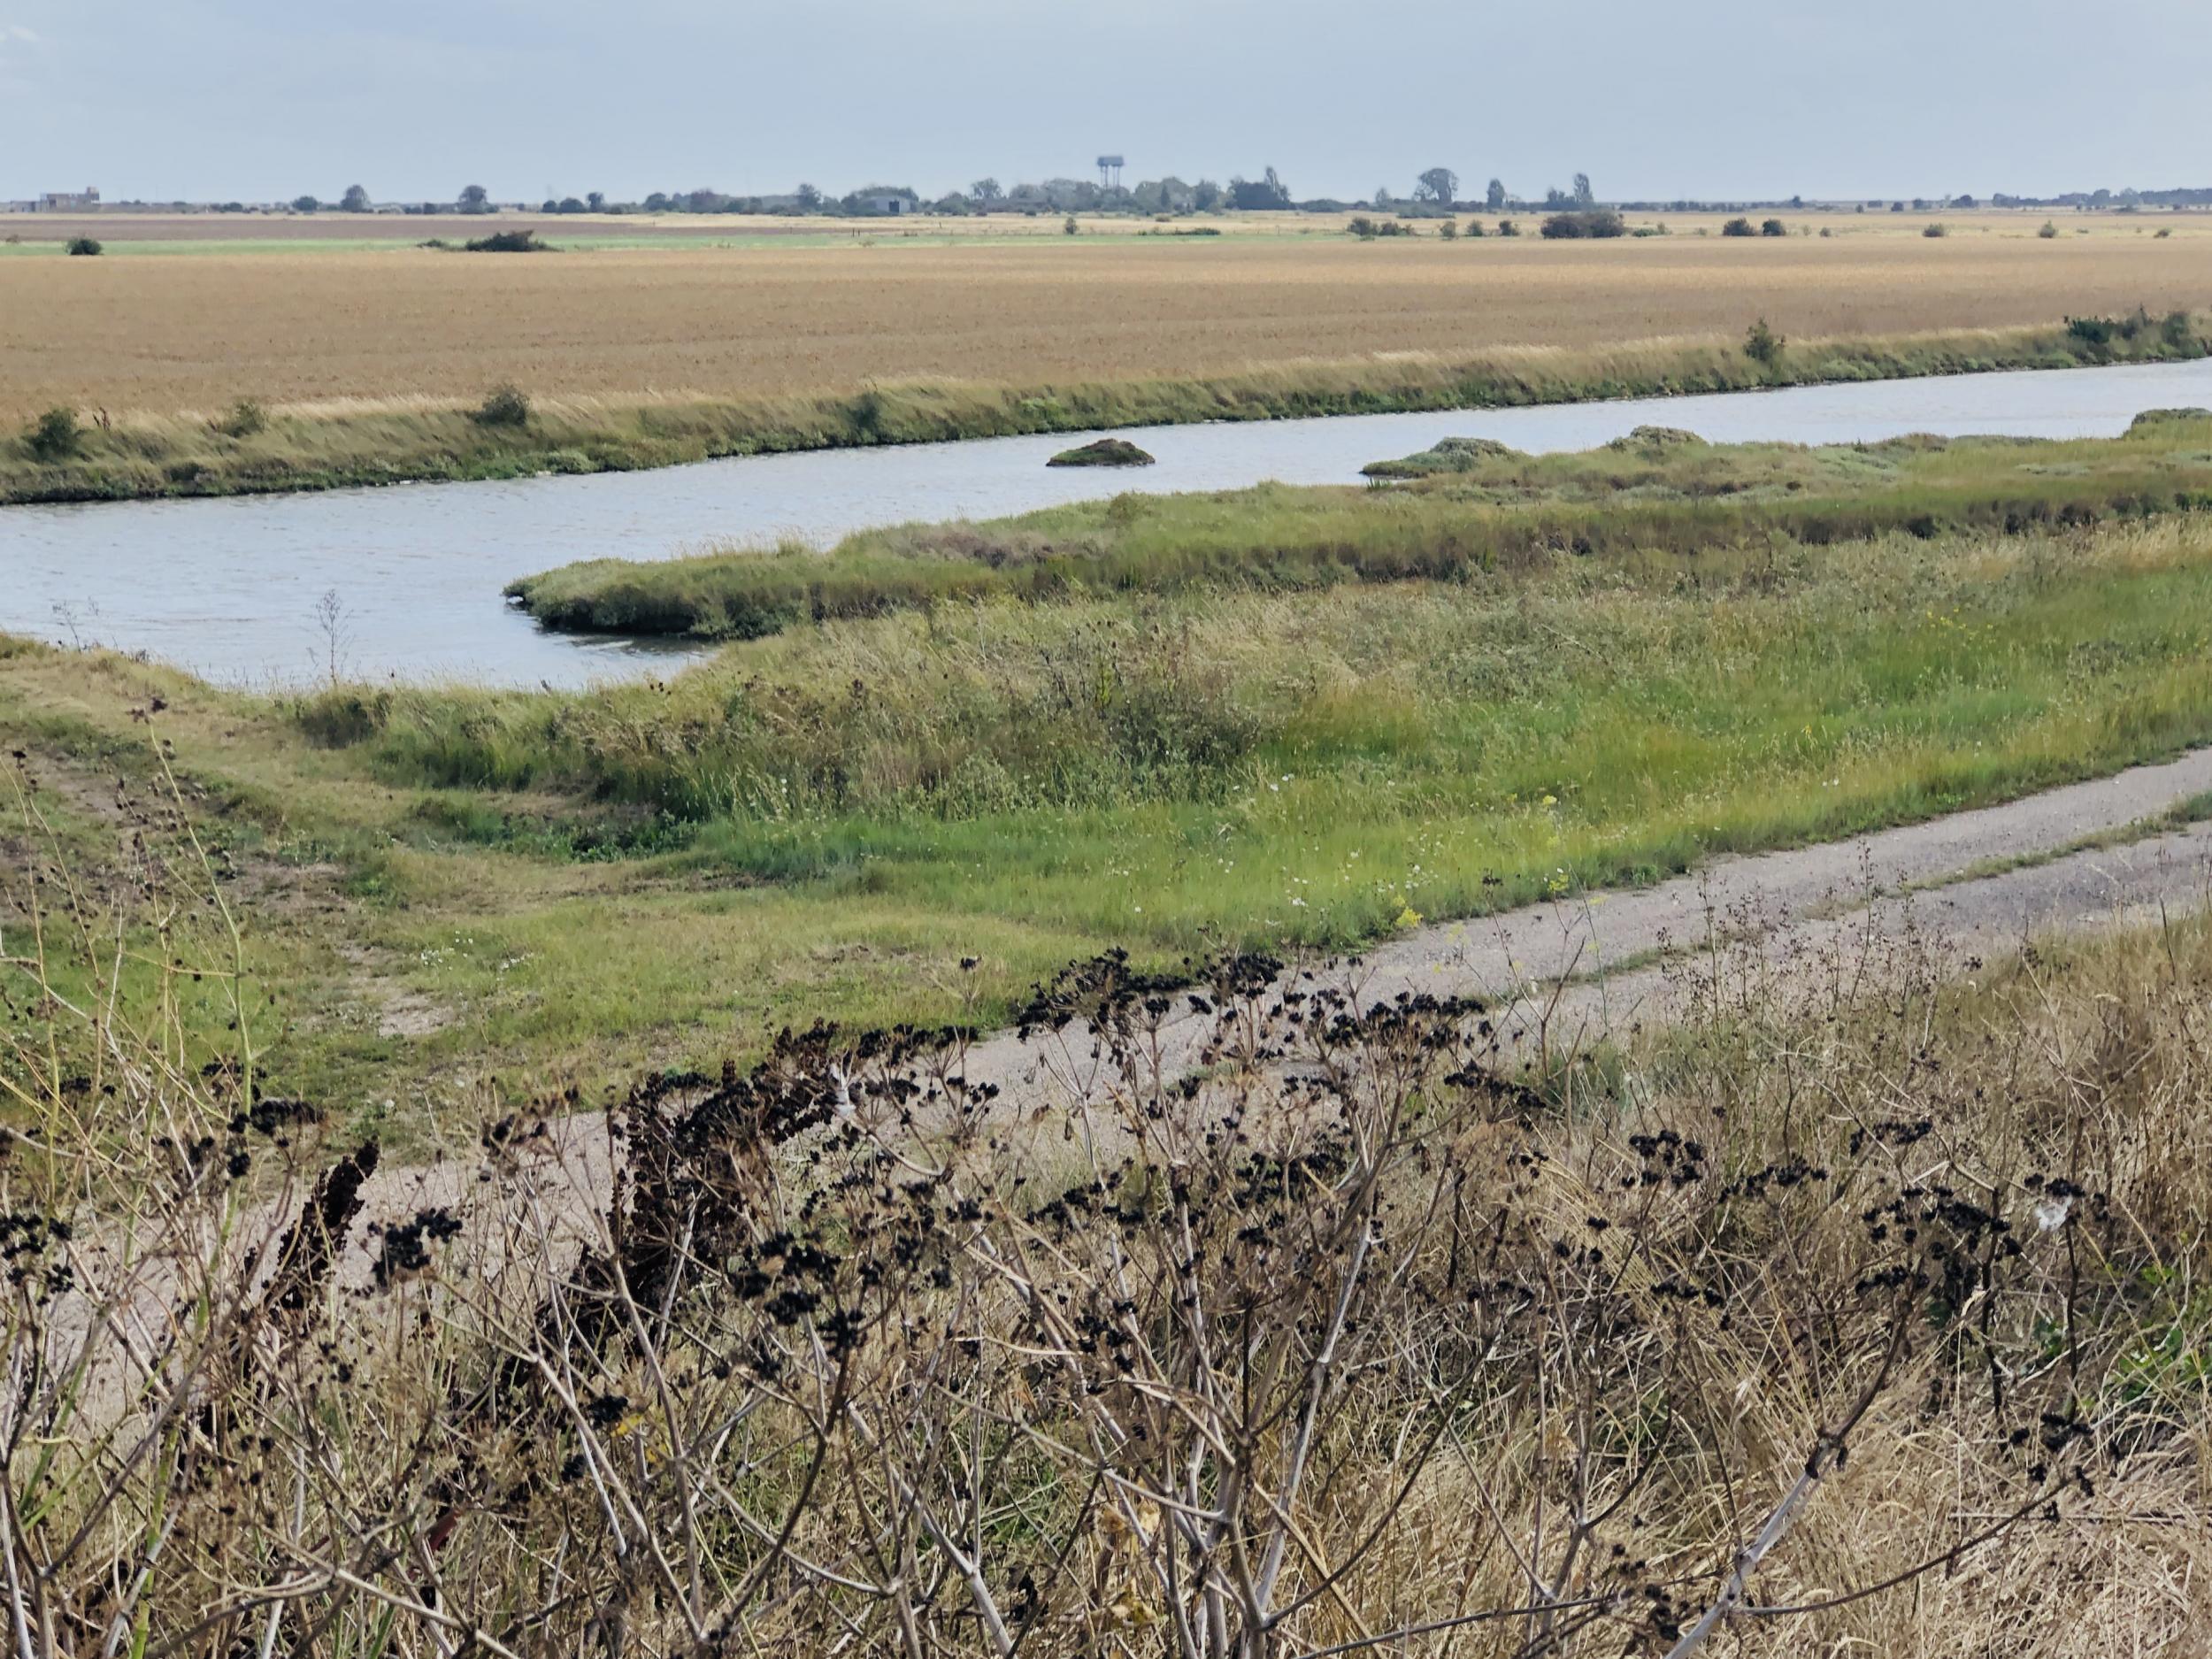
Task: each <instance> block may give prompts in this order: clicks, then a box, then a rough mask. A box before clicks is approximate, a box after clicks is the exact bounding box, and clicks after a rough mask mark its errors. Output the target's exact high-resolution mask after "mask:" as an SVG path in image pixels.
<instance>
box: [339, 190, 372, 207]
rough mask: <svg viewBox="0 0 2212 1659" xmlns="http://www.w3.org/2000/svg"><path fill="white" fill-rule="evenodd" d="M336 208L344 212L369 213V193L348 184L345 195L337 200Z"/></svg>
mask: <svg viewBox="0 0 2212 1659" xmlns="http://www.w3.org/2000/svg"><path fill="white" fill-rule="evenodd" d="M338 206H339V208H340V209H341V210H342V211H344V212H348V213H365V212H367V211H369V193H368V192H367V191H366V190H365V189H363V188H361V186H359V185H357V184H349V185H348V186H346V193H345V195H344V196H341V197H340V198H339V199H338Z"/></svg>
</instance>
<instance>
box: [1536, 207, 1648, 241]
mask: <svg viewBox="0 0 2212 1659" xmlns="http://www.w3.org/2000/svg"><path fill="white" fill-rule="evenodd" d="M1626 234H1628V227H1627V226H1626V225H1624V223H1622V222H1621V216H1620V215H1619V214H1618V213H1616V212H1615V211H1613V210H1612V209H1611V208H1609V207H1595V208H1588V209H1585V210H1584V211H1581V212H1577V213H1554V214H1553V215H1552V216H1551V217H1550V218H1549V219H1546V220H1545V221H1544V224H1543V235H1544V238H1545V240H1546V241H1548V242H1578V241H1583V240H1586V239H1591V238H1604V237H1608V236H1624V235H1626Z"/></svg>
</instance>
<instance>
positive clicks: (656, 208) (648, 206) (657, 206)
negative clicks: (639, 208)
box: [645, 190, 668, 213]
mask: <svg viewBox="0 0 2212 1659" xmlns="http://www.w3.org/2000/svg"><path fill="white" fill-rule="evenodd" d="M645 211H647V212H649V213H665V212H666V211H668V193H667V192H666V191H665V190H656V191H654V192H653V194H652V195H650V196H647V197H646V198H645Z"/></svg>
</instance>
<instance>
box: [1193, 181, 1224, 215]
mask: <svg viewBox="0 0 2212 1659" xmlns="http://www.w3.org/2000/svg"><path fill="white" fill-rule="evenodd" d="M1190 204H1191V207H1192V208H1193V210H1194V211H1197V212H1201V213H1210V212H1212V211H1214V209H1216V208H1217V207H1219V206H1220V205H1221V187H1220V186H1219V185H1217V184H1216V183H1215V182H1214V181H1213V180H1211V179H1201V180H1199V181H1198V182H1197V183H1196V184H1194V185H1193V186H1191V188H1190Z"/></svg>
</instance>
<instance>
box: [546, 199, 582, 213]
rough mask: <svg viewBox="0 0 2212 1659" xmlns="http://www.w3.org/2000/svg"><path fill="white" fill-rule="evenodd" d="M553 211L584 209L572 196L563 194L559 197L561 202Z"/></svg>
mask: <svg viewBox="0 0 2212 1659" xmlns="http://www.w3.org/2000/svg"><path fill="white" fill-rule="evenodd" d="M553 211H555V212H557V213H580V212H582V211H584V204H583V203H581V202H580V201H579V200H578V199H577V198H576V197H574V196H563V197H562V198H561V204H560V205H559V206H558V207H557V208H555V209H554V210H553Z"/></svg>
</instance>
